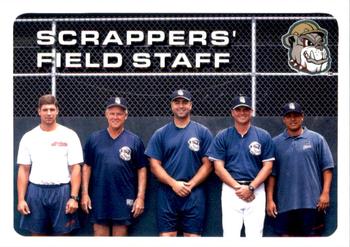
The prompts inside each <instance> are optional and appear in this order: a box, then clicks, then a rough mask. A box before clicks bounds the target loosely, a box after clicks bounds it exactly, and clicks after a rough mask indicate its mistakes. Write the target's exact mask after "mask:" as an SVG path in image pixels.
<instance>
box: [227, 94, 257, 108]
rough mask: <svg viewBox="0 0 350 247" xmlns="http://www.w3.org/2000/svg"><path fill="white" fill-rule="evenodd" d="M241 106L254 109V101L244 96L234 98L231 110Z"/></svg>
mask: <svg viewBox="0 0 350 247" xmlns="http://www.w3.org/2000/svg"><path fill="white" fill-rule="evenodd" d="M240 106H245V107H248V108H250V109H252V100H251V99H250V98H249V97H247V96H242V95H240V96H236V97H234V99H233V103H232V108H231V109H232V110H233V109H235V108H237V107H240Z"/></svg>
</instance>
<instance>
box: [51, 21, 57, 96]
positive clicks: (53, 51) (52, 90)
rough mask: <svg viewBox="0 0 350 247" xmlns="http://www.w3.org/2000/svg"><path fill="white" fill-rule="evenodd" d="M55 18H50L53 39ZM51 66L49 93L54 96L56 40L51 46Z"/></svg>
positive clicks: (55, 29)
mask: <svg viewBox="0 0 350 247" xmlns="http://www.w3.org/2000/svg"><path fill="white" fill-rule="evenodd" d="M56 24H57V22H56V20H55V19H53V20H52V32H53V33H54V36H55V39H56V38H57V34H56V31H57V27H56ZM52 56H53V59H52V67H51V94H52V95H53V96H56V42H55V43H54V44H53V46H52Z"/></svg>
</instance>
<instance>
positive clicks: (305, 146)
mask: <svg viewBox="0 0 350 247" xmlns="http://www.w3.org/2000/svg"><path fill="white" fill-rule="evenodd" d="M309 148H312V145H311V142H309V141H306V142H305V143H304V145H303V150H305V149H309Z"/></svg>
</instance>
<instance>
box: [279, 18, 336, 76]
mask: <svg viewBox="0 0 350 247" xmlns="http://www.w3.org/2000/svg"><path fill="white" fill-rule="evenodd" d="M282 43H283V46H284V47H285V48H287V49H288V59H289V67H290V68H291V69H293V70H295V71H297V72H304V73H308V74H311V75H312V74H319V73H322V72H327V71H328V70H329V69H330V67H331V57H330V51H329V49H328V32H327V30H325V29H323V28H321V27H320V26H319V25H318V24H317V23H316V22H315V21H313V20H302V21H298V22H295V23H294V24H293V25H292V26H291V27H290V28H289V30H288V33H286V34H285V35H283V37H282Z"/></svg>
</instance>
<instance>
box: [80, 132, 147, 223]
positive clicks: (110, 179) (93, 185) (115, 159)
mask: <svg viewBox="0 0 350 247" xmlns="http://www.w3.org/2000/svg"><path fill="white" fill-rule="evenodd" d="M84 161H85V164H87V165H89V166H91V171H92V173H91V178H90V186H89V188H90V197H91V201H92V214H93V217H94V218H95V219H96V220H127V219H130V216H131V214H130V211H131V209H132V205H133V202H134V200H135V198H136V195H137V181H138V180H137V179H138V176H137V170H138V169H140V168H142V167H145V166H146V165H147V164H148V161H147V157H146V156H145V155H144V145H143V143H142V141H141V139H140V138H139V137H138V136H136V135H135V134H133V133H132V132H130V131H127V130H124V131H123V132H122V133H121V134H120V135H119V136H118V137H117V138H116V139H113V138H111V136H110V135H109V133H108V131H107V129H104V130H100V131H96V132H94V133H93V134H91V136H90V137H89V138H88V140H87V142H86V144H85V148H84Z"/></svg>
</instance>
